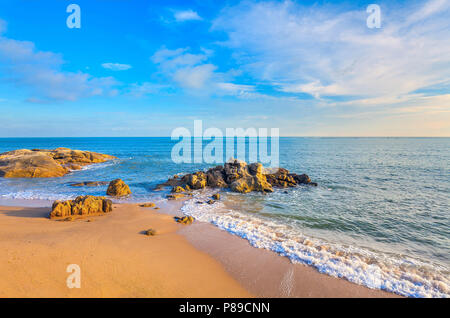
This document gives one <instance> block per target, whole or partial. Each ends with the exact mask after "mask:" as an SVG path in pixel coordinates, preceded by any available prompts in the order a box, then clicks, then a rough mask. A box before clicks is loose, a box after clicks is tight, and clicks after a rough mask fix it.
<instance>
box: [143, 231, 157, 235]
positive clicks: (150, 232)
mask: <svg viewBox="0 0 450 318" xmlns="http://www.w3.org/2000/svg"><path fill="white" fill-rule="evenodd" d="M144 234H145V235H147V236H155V235H156V231H155V230H154V229H148V230H146V231H144Z"/></svg>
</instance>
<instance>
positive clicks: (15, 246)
mask: <svg viewBox="0 0 450 318" xmlns="http://www.w3.org/2000/svg"><path fill="white" fill-rule="evenodd" d="M180 205H181V202H169V203H165V204H163V205H161V206H160V209H159V210H155V209H153V208H142V207H139V206H138V205H137V204H120V205H119V204H115V205H114V209H113V212H112V213H110V214H108V215H104V216H97V217H86V218H83V219H78V220H75V221H71V222H67V221H54V220H50V219H49V218H48V213H49V211H50V208H30V207H8V206H2V207H0V250H1V256H2V257H1V258H0V272H1V273H2V279H1V281H0V297H255V296H256V297H395V295H393V294H390V293H386V292H383V291H379V290H371V289H368V288H366V287H363V286H359V285H355V284H352V283H350V282H347V281H345V280H342V279H337V278H333V277H330V276H327V275H324V274H320V273H318V272H317V271H316V270H315V269H313V268H310V267H308V266H303V265H298V264H292V263H291V262H290V261H289V260H288V259H286V258H284V257H281V256H278V255H277V254H275V253H273V252H270V251H266V250H261V249H256V248H253V247H251V246H250V245H249V244H248V242H247V241H245V240H244V239H241V238H238V237H236V236H233V235H230V234H228V233H226V232H224V231H221V230H219V229H217V228H215V227H213V226H212V225H209V224H205V223H200V222H194V224H192V225H181V224H177V223H176V222H175V221H174V219H173V216H174V215H177V214H179V212H178V211H179V207H180ZM149 228H152V229H155V230H156V231H157V235H156V236H146V235H144V234H143V231H144V230H147V229H149ZM69 264H77V265H79V266H80V269H81V288H79V289H78V288H73V289H70V288H68V287H67V285H66V279H67V277H68V276H69V273H67V272H66V268H67V266H68V265H69Z"/></svg>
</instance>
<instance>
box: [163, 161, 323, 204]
mask: <svg viewBox="0 0 450 318" xmlns="http://www.w3.org/2000/svg"><path fill="white" fill-rule="evenodd" d="M298 184H309V185H313V186H317V183H314V182H311V179H310V178H309V177H308V176H307V175H306V174H302V175H298V174H295V173H290V172H289V171H288V170H287V169H284V168H277V169H264V167H263V166H262V164H260V163H252V164H247V163H245V162H243V161H240V160H237V159H233V160H231V161H229V162H227V163H226V164H225V165H224V166H217V167H214V168H211V169H209V170H208V171H206V172H202V171H197V172H195V173H190V174H186V175H184V176H182V177H178V176H174V177H173V178H170V179H169V180H167V182H165V183H163V184H160V185H158V187H157V188H162V187H165V186H171V187H172V192H173V193H175V194H178V193H182V192H185V191H190V190H196V189H203V188H206V187H210V188H229V189H230V190H231V191H234V192H240V193H248V192H252V191H256V192H263V193H266V192H273V187H282V188H286V187H294V186H296V185H298ZM175 194H172V195H171V196H175Z"/></svg>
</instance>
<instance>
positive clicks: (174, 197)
mask: <svg viewBox="0 0 450 318" xmlns="http://www.w3.org/2000/svg"><path fill="white" fill-rule="evenodd" d="M166 198H167V199H169V200H178V199H180V198H184V194H183V193H174V194H168V195H167V196H166Z"/></svg>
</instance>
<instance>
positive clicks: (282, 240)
mask: <svg viewBox="0 0 450 318" xmlns="http://www.w3.org/2000/svg"><path fill="white" fill-rule="evenodd" d="M210 195H211V193H209V192H205V193H202V194H197V195H196V196H195V197H194V198H193V199H191V200H188V201H186V203H185V205H184V206H183V207H182V211H183V213H184V214H186V215H190V216H193V217H194V218H195V219H197V220H199V221H202V222H208V223H211V224H213V225H215V226H217V227H219V228H220V229H223V230H226V231H228V232H229V233H231V234H234V235H237V236H240V237H242V238H244V239H246V240H248V241H249V242H250V244H251V245H252V246H254V247H257V248H264V249H268V250H271V251H274V252H276V253H278V254H280V255H282V256H286V257H288V258H289V259H290V260H291V261H292V262H293V263H301V264H306V265H310V266H314V267H315V268H316V269H317V270H318V271H319V272H321V273H325V274H328V275H330V276H334V277H339V278H344V279H347V280H348V281H350V282H353V283H356V284H360V285H364V286H367V287H369V288H372V289H381V290H386V291H388V292H393V293H396V294H399V295H402V296H408V297H445V298H448V297H449V296H450V288H449V287H450V281H449V279H448V277H450V275H449V274H450V273H449V272H448V270H447V269H446V268H443V267H442V266H439V265H435V264H428V263H424V262H422V261H419V260H417V259H412V258H410V257H404V256H398V255H389V254H386V253H381V252H378V251H371V250H367V249H362V248H358V247H355V246H349V245H339V244H336V243H330V242H325V241H323V240H319V239H316V238H312V237H307V236H305V235H304V234H302V233H301V230H300V229H298V228H294V227H292V226H289V225H287V224H282V223H281V222H278V221H276V220H272V219H269V218H268V217H263V216H254V215H252V216H250V215H248V214H245V213H242V212H239V211H236V210H232V209H227V208H226V206H225V205H224V204H223V203H222V202H216V203H215V204H214V205H209V204H197V203H196V202H197V201H198V200H206V199H207V198H208V197H209V196H210Z"/></svg>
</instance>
